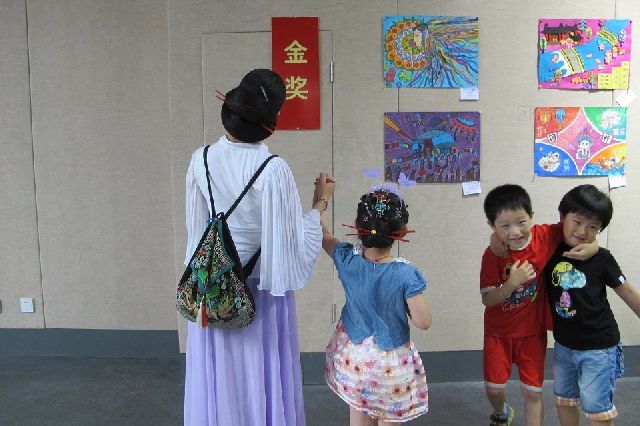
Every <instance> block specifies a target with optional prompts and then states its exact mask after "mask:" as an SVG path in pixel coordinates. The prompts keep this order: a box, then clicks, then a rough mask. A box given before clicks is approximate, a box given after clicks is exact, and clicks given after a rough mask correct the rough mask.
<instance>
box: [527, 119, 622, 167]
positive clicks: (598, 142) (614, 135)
mask: <svg viewBox="0 0 640 426" xmlns="http://www.w3.org/2000/svg"><path fill="white" fill-rule="evenodd" d="M534 149H535V151H534V172H535V174H536V175H538V176H607V175H609V176H610V175H623V174H624V166H625V162H626V156H627V109H626V108H621V107H584V108H581V107H539V108H536V110H535V148H534Z"/></svg>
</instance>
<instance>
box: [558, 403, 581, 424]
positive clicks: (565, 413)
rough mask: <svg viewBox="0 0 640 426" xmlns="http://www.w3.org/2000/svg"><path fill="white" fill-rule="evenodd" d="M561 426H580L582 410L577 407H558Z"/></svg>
mask: <svg viewBox="0 0 640 426" xmlns="http://www.w3.org/2000/svg"><path fill="white" fill-rule="evenodd" d="M556 409H557V410H558V419H559V420H560V425H561V426H580V410H578V407H576V406H573V407H571V406H568V405H556Z"/></svg>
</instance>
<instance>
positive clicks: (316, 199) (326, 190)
mask: <svg viewBox="0 0 640 426" xmlns="http://www.w3.org/2000/svg"><path fill="white" fill-rule="evenodd" d="M314 185H315V187H316V189H315V191H314V193H313V204H312V208H316V207H318V211H320V212H321V213H322V212H324V211H325V210H326V209H327V207H328V204H329V200H330V199H331V197H332V196H333V192H334V191H335V189H336V182H335V180H334V179H333V176H330V175H329V174H327V173H324V172H320V174H319V175H318V177H317V178H316V180H315V182H314Z"/></svg>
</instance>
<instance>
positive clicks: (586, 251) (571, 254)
mask: <svg viewBox="0 0 640 426" xmlns="http://www.w3.org/2000/svg"><path fill="white" fill-rule="evenodd" d="M599 249H600V246H598V240H594V241H593V242H592V243H584V244H578V245H577V246H575V247H573V248H572V249H571V250H569V251H565V252H564V253H562V255H563V256H564V257H568V258H569V259H576V260H583V261H584V260H588V259H591V258H592V257H593V256H595V254H596V253H597V252H598V250H599Z"/></svg>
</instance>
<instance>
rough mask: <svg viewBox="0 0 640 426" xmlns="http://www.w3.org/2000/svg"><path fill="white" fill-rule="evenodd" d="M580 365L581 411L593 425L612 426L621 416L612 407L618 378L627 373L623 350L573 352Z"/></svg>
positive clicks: (617, 346)
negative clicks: (623, 372) (625, 371)
mask: <svg viewBox="0 0 640 426" xmlns="http://www.w3.org/2000/svg"><path fill="white" fill-rule="evenodd" d="M573 357H574V359H575V360H576V363H577V364H578V366H579V367H578V370H579V374H578V386H579V388H580V405H581V406H582V411H583V412H584V413H585V415H586V416H587V417H588V418H589V420H590V421H591V424H593V425H610V424H613V419H615V418H616V417H617V416H618V410H617V409H616V406H615V405H613V394H614V392H615V389H616V379H617V378H619V377H620V376H621V375H622V371H624V359H623V358H622V348H621V347H620V346H619V345H616V346H613V347H611V348H608V349H598V350H588V351H573Z"/></svg>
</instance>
